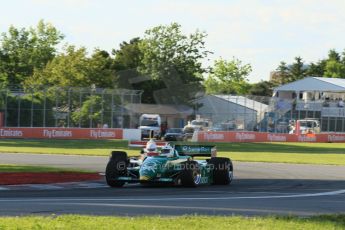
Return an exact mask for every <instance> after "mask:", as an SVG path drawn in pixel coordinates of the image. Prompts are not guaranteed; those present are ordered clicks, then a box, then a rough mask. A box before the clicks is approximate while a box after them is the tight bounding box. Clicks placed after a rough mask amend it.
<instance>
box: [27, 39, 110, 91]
mask: <svg viewBox="0 0 345 230" xmlns="http://www.w3.org/2000/svg"><path fill="white" fill-rule="evenodd" d="M64 51H65V52H64V53H62V54H60V55H58V56H56V57H55V58H54V59H53V60H52V61H51V62H49V63H48V64H47V65H46V67H45V68H43V69H37V70H36V71H35V72H34V75H33V76H32V77H30V78H28V79H27V80H26V81H25V86H27V87H30V86H33V85H50V86H52V85H54V86H60V87H67V86H75V87H90V86H91V85H93V84H94V85H95V86H97V87H104V88H109V87H112V86H113V80H114V72H113V71H112V70H111V65H112V60H111V58H110V56H109V54H108V53H107V52H105V51H101V50H95V51H94V53H93V54H92V56H91V57H87V52H86V49H85V48H83V47H82V48H78V49H77V48H76V47H74V46H67V47H65V50H64Z"/></svg>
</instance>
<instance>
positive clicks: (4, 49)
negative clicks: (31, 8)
mask: <svg viewBox="0 0 345 230" xmlns="http://www.w3.org/2000/svg"><path fill="white" fill-rule="evenodd" d="M62 39H63V35H62V34H61V33H60V32H59V31H58V30H57V29H56V28H55V27H54V26H52V25H51V24H49V23H44V21H43V20H41V21H39V23H38V25H37V27H36V28H29V29H25V28H21V29H18V28H15V27H14V26H11V27H10V28H9V30H8V32H7V33H3V34H2V35H1V40H0V42H1V43H0V82H1V84H2V85H5V86H7V85H10V86H12V87H13V86H15V85H20V84H22V83H23V81H25V80H26V79H27V78H28V77H30V76H31V75H32V74H33V72H34V70H35V69H42V68H44V67H45V65H46V63H47V62H49V61H50V60H52V59H53V58H54V56H55V53H56V45H57V44H58V43H59V42H60V41H61V40H62Z"/></svg>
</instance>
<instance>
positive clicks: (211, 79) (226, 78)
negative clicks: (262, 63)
mask: <svg viewBox="0 0 345 230" xmlns="http://www.w3.org/2000/svg"><path fill="white" fill-rule="evenodd" d="M251 71H252V68H251V66H250V64H242V62H241V61H240V60H238V59H236V58H233V59H232V60H230V61H227V60H224V59H219V60H216V61H215V62H214V66H213V68H212V71H211V73H210V74H209V76H208V78H207V79H206V81H205V87H206V91H207V92H208V93H213V94H216V93H224V94H242V95H243V94H246V93H248V91H249V89H250V84H249V83H248V82H247V76H248V75H249V74H250V72H251Z"/></svg>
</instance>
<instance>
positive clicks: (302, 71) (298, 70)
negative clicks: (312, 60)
mask: <svg viewBox="0 0 345 230" xmlns="http://www.w3.org/2000/svg"><path fill="white" fill-rule="evenodd" d="M289 70H290V74H291V80H290V81H296V80H299V79H302V78H304V77H306V73H307V67H306V66H305V65H304V62H303V60H302V58H301V57H295V62H294V63H292V65H291V67H290V68H289Z"/></svg>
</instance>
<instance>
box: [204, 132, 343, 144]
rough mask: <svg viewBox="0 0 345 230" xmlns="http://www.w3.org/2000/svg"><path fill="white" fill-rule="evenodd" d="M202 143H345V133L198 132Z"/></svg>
mask: <svg viewBox="0 0 345 230" xmlns="http://www.w3.org/2000/svg"><path fill="white" fill-rule="evenodd" d="M197 141H200V142H345V133H320V134H305V135H302V134H300V135H296V134H286V133H261V132H198V135H197Z"/></svg>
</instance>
